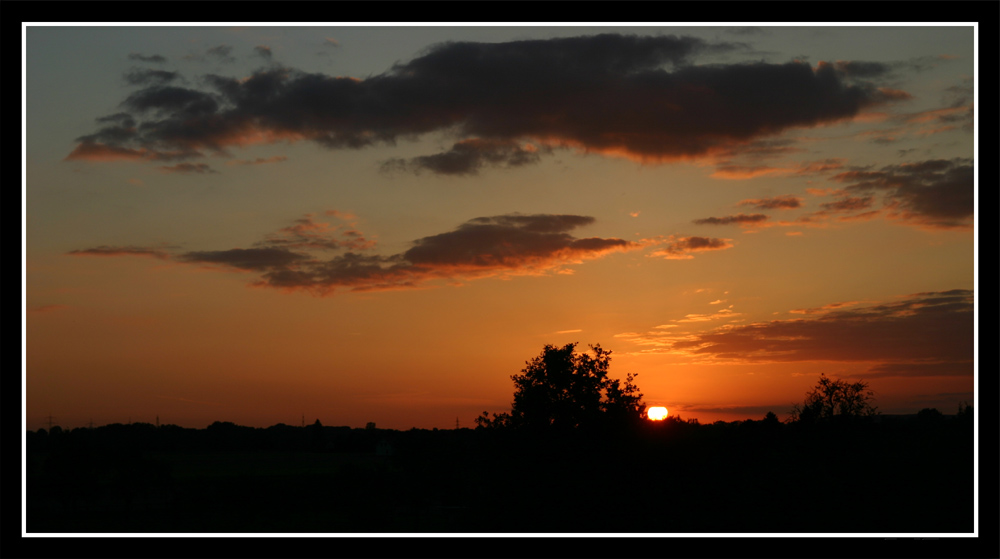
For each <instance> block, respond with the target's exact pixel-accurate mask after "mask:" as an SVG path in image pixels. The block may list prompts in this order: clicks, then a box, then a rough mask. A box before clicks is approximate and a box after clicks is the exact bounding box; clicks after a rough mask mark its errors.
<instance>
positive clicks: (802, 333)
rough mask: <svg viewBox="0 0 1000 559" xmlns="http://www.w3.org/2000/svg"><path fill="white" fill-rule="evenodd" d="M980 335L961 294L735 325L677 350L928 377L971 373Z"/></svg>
mask: <svg viewBox="0 0 1000 559" xmlns="http://www.w3.org/2000/svg"><path fill="white" fill-rule="evenodd" d="M973 329H974V320H973V293H972V291H968V290H959V289H956V290H952V291H945V292H931V293H917V294H914V295H910V296H908V297H906V298H904V299H903V300H901V301H896V302H892V303H885V304H881V305H876V306H871V307H863V308H858V309H855V310H842V311H833V312H829V313H826V314H823V315H821V316H819V317H818V318H808V319H794V320H775V321H771V322H759V323H755V324H748V325H744V326H728V327H725V328H720V329H716V330H714V331H711V332H708V333H703V334H696V335H694V336H693V337H692V339H684V340H680V341H676V342H674V343H673V344H672V349H673V350H675V351H681V352H684V353H690V354H695V355H706V356H714V357H716V358H720V359H726V360H735V361H742V362H796V361H834V362H874V363H877V364H878V365H876V366H875V367H876V369H873V373H888V372H894V373H898V374H906V375H907V376H912V375H914V374H917V375H918V376H925V375H928V374H930V372H933V371H937V372H938V373H941V374H952V373H944V371H958V370H966V371H967V370H969V368H971V366H972V363H971V361H972V357H973V341H974V339H975V336H974V330H973ZM946 364H951V366H949V365H946ZM912 365H917V366H916V367H911V366H912ZM879 367H881V368H879ZM908 367H909V368H908ZM962 367H966V369H962ZM907 370H909V371H910V372H909V373H905V371H907Z"/></svg>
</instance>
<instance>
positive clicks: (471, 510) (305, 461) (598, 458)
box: [27, 408, 974, 533]
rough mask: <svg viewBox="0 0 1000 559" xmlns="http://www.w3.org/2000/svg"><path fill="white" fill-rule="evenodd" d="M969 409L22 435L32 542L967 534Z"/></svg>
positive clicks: (223, 425) (127, 428)
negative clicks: (65, 535)
mask: <svg viewBox="0 0 1000 559" xmlns="http://www.w3.org/2000/svg"><path fill="white" fill-rule="evenodd" d="M971 411H972V410H971V408H966V409H964V410H963V413H961V414H959V415H956V416H946V415H943V414H941V413H939V412H937V410H923V411H921V412H920V413H919V414H915V415H912V416H874V417H864V418H856V419H857V420H851V421H846V420H845V421H837V420H830V421H815V422H812V423H805V422H801V421H800V422H796V423H781V422H779V421H778V420H777V417H775V416H774V415H773V414H769V415H768V416H767V417H766V418H764V419H760V420H747V421H738V422H729V423H726V422H717V423H714V424H705V425H701V424H698V423H697V422H695V421H685V420H683V419H679V418H677V417H671V418H668V419H667V420H665V421H662V422H649V421H647V422H644V423H642V424H639V425H629V426H627V427H621V428H618V429H601V430H553V431H538V430H525V429H517V428H499V429H498V428H480V429H458V430H423V429H412V430H409V431H396V430H386V429H374V428H368V429H352V428H349V427H327V426H323V425H320V424H319V422H316V423H315V424H313V425H309V426H306V427H297V426H288V425H275V426H272V427H268V428H252V427H244V426H239V425H234V424H232V423H227V422H216V423H213V424H212V425H210V426H209V427H208V428H206V429H188V428H181V427H177V426H173V425H164V426H159V427H156V426H153V425H150V424H143V423H136V424H131V425H121V424H115V425H107V426H104V427H98V428H96V429H73V430H65V431H64V430H62V429H59V428H53V429H52V430H51V431H50V432H47V431H45V430H39V431H35V432H29V433H28V438H27V452H28V455H27V466H28V472H27V474H28V476H27V491H28V493H27V495H28V498H27V499H28V507H27V522H28V531H29V532H674V533H677V532H707V533H712V532H782V533H784V532H857V533H863V532H969V531H971V530H972V522H973V448H974V441H973V429H972V413H971Z"/></svg>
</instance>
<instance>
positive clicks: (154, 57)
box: [128, 52, 167, 64]
mask: <svg viewBox="0 0 1000 559" xmlns="http://www.w3.org/2000/svg"><path fill="white" fill-rule="evenodd" d="M128 59H129V60H138V61H140V62H152V63H154V64H163V63H165V62H166V61H167V59H166V58H164V57H162V56H160V55H159V54H151V55H149V56H145V55H142V54H139V53H135V52H133V53H129V55H128Z"/></svg>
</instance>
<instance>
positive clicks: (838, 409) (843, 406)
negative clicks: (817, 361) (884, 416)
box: [791, 374, 878, 423]
mask: <svg viewBox="0 0 1000 559" xmlns="http://www.w3.org/2000/svg"><path fill="white" fill-rule="evenodd" d="M874 401H875V393H874V392H872V391H871V390H869V388H868V383H867V382H865V381H858V382H853V383H852V382H847V381H846V380H839V379H838V380H832V379H830V378H827V376H826V375H825V374H821V375H820V377H819V382H817V383H816V387H815V388H813V389H812V390H810V391H809V392H808V393H807V394H806V400H805V403H804V404H803V405H802V406H798V405H796V406H795V407H794V408H792V411H791V414H792V417H791V420H792V421H794V422H798V423H813V422H816V421H830V420H833V419H834V418H838V419H839V420H847V419H850V418H859V417H870V416H873V415H876V414H877V413H878V411H877V410H878V408H877V407H875V406H874V405H873V404H872V402H874Z"/></svg>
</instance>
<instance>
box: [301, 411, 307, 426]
mask: <svg viewBox="0 0 1000 559" xmlns="http://www.w3.org/2000/svg"><path fill="white" fill-rule="evenodd" d="M302 426H303V427H305V426H306V414H302Z"/></svg>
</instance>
